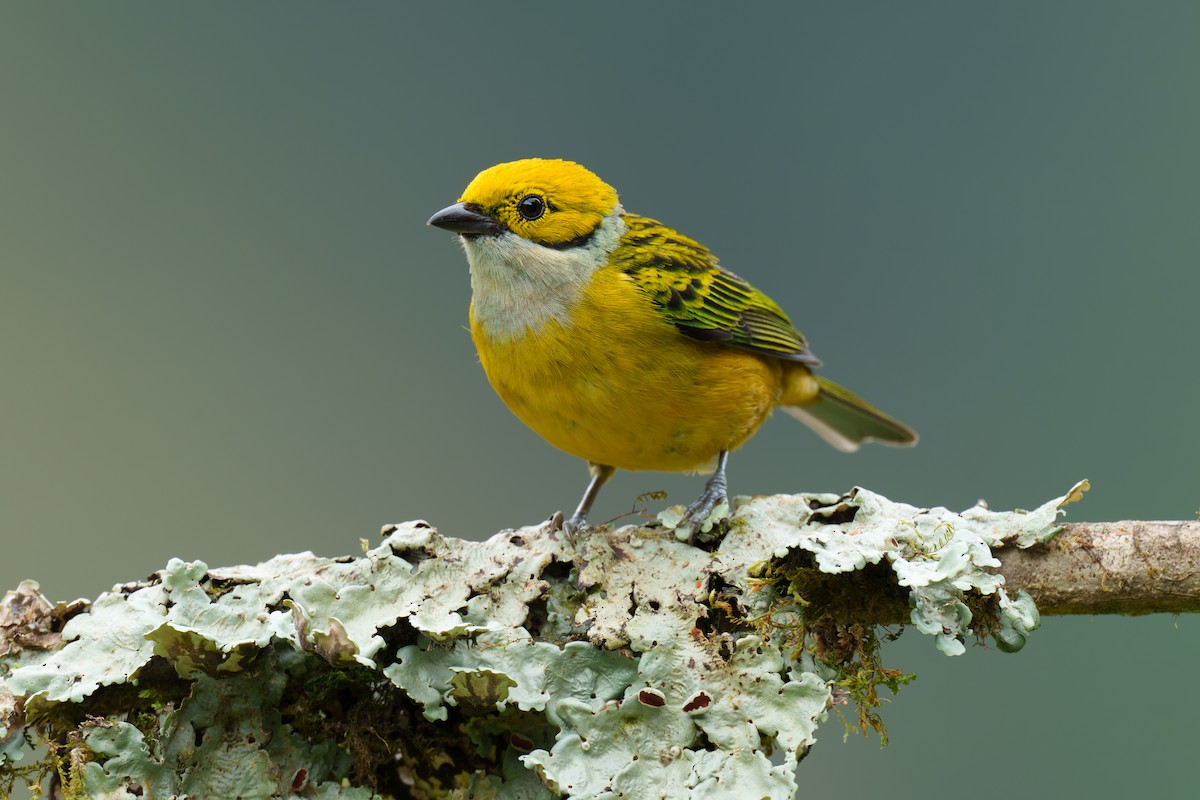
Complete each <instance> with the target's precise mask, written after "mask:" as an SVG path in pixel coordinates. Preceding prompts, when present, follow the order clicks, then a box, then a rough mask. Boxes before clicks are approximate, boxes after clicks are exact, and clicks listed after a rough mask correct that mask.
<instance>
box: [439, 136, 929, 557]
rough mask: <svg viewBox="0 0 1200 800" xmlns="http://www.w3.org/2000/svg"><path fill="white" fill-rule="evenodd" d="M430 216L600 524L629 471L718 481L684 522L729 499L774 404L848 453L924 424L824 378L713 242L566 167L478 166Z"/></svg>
mask: <svg viewBox="0 0 1200 800" xmlns="http://www.w3.org/2000/svg"><path fill="white" fill-rule="evenodd" d="M429 224H430V225H434V226H436V227H439V228H444V229H446V230H449V231H453V232H454V233H457V234H458V236H459V239H460V241H461V242H462V245H463V248H464V249H465V250H466V253H467V261H468V263H469V265H470V269H471V292H472V298H471V311H470V319H471V336H472V338H473V339H474V341H475V346H476V348H477V349H478V351H479V360H480V362H482V364H483V369H484V372H486V373H487V377H488V380H489V381H490V382H491V384H492V387H493V388H494V389H495V390H496V392H497V394H499V395H500V397H501V398H502V399H503V400H504V402H505V404H506V405H507V406H508V407H509V409H510V410H511V411H512V412H513V413H514V414H516V415H517V416H518V417H519V418H520V419H521V421H522V422H524V423H525V424H526V425H528V426H529V427H530V428H533V430H535V431H536V432H537V433H538V434H540V435H541V436H542V437H543V438H544V439H546V441H548V442H550V444H552V445H554V446H555V447H557V448H559V449H560V450H565V451H566V452H568V453H570V454H572V455H574V456H578V457H579V458H582V459H585V460H586V461H587V462H588V470H589V472H590V474H591V480H590V482H589V483H588V487H587V490H586V491H585V492H584V495H583V499H582V500H581V501H580V503H579V507H578V508H577V509H576V510H575V513H574V515H572V517H571V519H570V520H569V522H568V526H567V529H568V532H569V533H571V534H572V535H573V534H575V533H576V532H577V531H579V530H580V529H581V528H582V527H583V525H584V524H585V522H586V517H587V513H588V510H589V509H590V508H591V505H592V502H593V501H594V500H595V499H596V494H597V492H598V491H599V490H600V487H601V486H602V485H603V484H604V482H605V481H606V480H608V479H609V478H610V477H611V476H612V474H613V473H614V472H615V471H616V470H618V469H625V470H666V471H681V472H688V471H706V470H713V469H714V467H715V471H714V472H713V475H712V477H711V478H710V479H709V480H708V482H707V484H706V485H705V488H704V493H703V494H702V495H701V496H700V498H699V499H698V500H697V501H696V502H694V503H692V504H691V506H689V507H688V509H687V511H686V512H685V514H684V516H683V519H682V521H681V522H680V526H679V528H678V529H677V530H681V531H683V530H686V531H687V533H688V534H689V535H694V534H695V532H696V531H697V530H698V529H699V527H700V525H701V524H703V523H704V522H705V520H706V519H707V518H708V517H709V516H710V515H711V513H712V511H713V509H714V508H716V507H717V506H719V505H720V504H722V503H724V502H726V501H727V495H726V491H727V485H726V477H725V467H726V462H727V460H728V457H729V452H730V451H731V450H735V449H737V448H738V447H739V446H741V444H742V443H743V442H745V441H746V440H747V439H749V438H750V437H751V436H753V435H754V433H755V431H757V430H758V427H759V426H760V425H762V423H763V421H764V420H765V419H766V418H767V416H768V415H769V414H770V413H771V410H772V409H773V408H775V407H777V406H778V407H780V408H782V409H783V410H784V411H785V412H787V413H788V414H791V415H792V416H794V417H796V418H797V419H799V420H800V421H801V422H804V423H805V424H807V425H808V426H809V427H811V428H812V429H813V430H814V431H816V432H817V434H819V435H820V436H821V437H822V438H823V439H825V441H827V442H829V444H831V445H833V446H834V447H836V448H838V449H839V450H845V451H852V450H857V449H858V445H859V444H860V443H861V442H865V441H871V440H874V441H879V442H883V443H884V444H892V445H911V444H915V443H916V441H917V435H916V433H915V432H914V431H913V430H912V429H911V428H909V427H908V426H906V425H904V424H903V423H901V422H898V421H896V420H894V419H892V418H891V417H889V416H888V415H886V414H884V413H883V412H882V411H880V410H878V409H876V408H875V407H874V406H872V405H870V404H869V403H867V402H866V401H865V400H863V399H862V398H860V397H858V396H856V395H854V394H852V393H851V392H849V391H847V390H846V389H843V388H842V387H841V386H838V385H837V384H836V383H833V382H832V381H829V380H827V379H825V378H821V377H817V376H815V375H813V373H812V368H813V367H817V366H820V363H821V362H820V361H819V360H818V359H817V358H816V357H814V356H813V355H812V353H810V352H809V351H808V347H807V345H806V343H805V340H804V337H803V336H802V335H801V334H800V333H799V332H798V331H797V330H796V329H795V328H794V327H792V323H791V321H790V320H789V319H788V317H787V315H786V314H785V313H784V312H783V310H782V309H781V308H780V307H779V306H778V305H776V304H775V302H774V301H772V300H771V298H769V297H767V296H766V295H765V294H763V293H762V292H760V291H758V290H757V289H755V288H754V287H753V286H751V285H750V284H749V283H747V282H746V281H744V280H742V279H741V278H739V277H738V276H736V275H734V274H733V273H731V272H728V271H726V270H724V269H722V268H721V267H720V266H718V264H717V259H716V257H715V256H714V255H713V254H712V253H710V252H709V251H708V249H707V248H705V247H704V246H703V245H702V244H700V243H699V242H697V241H695V240H694V239H690V238H688V237H687V236H684V235H683V234H681V233H678V232H677V231H675V230H673V229H671V228H668V227H667V226H666V225H663V224H662V223H660V222H657V221H655V220H653V219H649V218H648V217H641V216H638V215H636V214H631V213H629V212H627V211H625V210H624V209H623V208H622V207H621V204H620V202H619V201H618V199H617V193H616V191H615V190H614V189H613V188H612V187H611V186H609V185H608V184H607V183H605V182H604V181H602V180H600V178H599V177H597V176H596V175H595V174H593V173H592V172H590V171H589V170H587V169H585V168H584V167H582V166H580V165H579V164H575V163H573V162H570V161H560V160H553V159H540V158H530V159H524V160H522V161H512V162H509V163H505V164H498V165H496V166H494V167H491V168H490V169H486V170H484V171H483V172H481V173H479V175H477V176H476V177H475V179H474V180H473V181H471V183H470V184H469V185H468V186H467V188H466V190H465V191H463V193H462V196H461V197H460V198H459V201H458V202H457V203H455V204H454V205H452V206H450V207H448V208H444V209H442V210H441V211H439V212H437V213H436V214H434V215H433V217H431V218H430V220H429Z"/></svg>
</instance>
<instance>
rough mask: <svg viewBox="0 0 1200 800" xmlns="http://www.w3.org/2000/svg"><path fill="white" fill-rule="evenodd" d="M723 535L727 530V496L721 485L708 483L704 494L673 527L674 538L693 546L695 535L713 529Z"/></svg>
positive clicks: (686, 510) (685, 511)
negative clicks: (684, 540)
mask: <svg viewBox="0 0 1200 800" xmlns="http://www.w3.org/2000/svg"><path fill="white" fill-rule="evenodd" d="M714 528H715V529H717V530H718V532H719V533H725V532H726V531H728V529H729V496H728V494H727V493H726V490H725V486H724V484H723V483H720V484H718V483H715V482H713V483H709V484H708V485H707V486H705V487H704V494H702V495H700V497H699V498H697V500H696V502H694V503H692V504H691V505H690V506H688V507H687V509H685V510H684V512H683V516H682V517H680V518H679V522H678V523H677V524H676V525H675V536H676V537H677V538H679V539H680V540H683V539H686V540H687V543H688V544H695V541H696V536H697V534H701V533H709V532H710V531H712V530H713V529H714Z"/></svg>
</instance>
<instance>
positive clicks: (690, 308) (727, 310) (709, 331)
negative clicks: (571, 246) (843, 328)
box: [613, 214, 821, 366]
mask: <svg viewBox="0 0 1200 800" xmlns="http://www.w3.org/2000/svg"><path fill="white" fill-rule="evenodd" d="M613 257H614V261H615V266H617V267H618V268H619V269H621V270H622V271H623V272H624V273H625V274H626V275H628V276H629V277H630V278H631V279H632V280H633V282H634V283H635V284H637V286H638V287H640V288H641V289H642V290H643V291H644V292H646V294H647V296H648V297H649V298H650V302H651V303H653V304H654V307H655V308H656V309H658V310H659V311H660V312H662V314H663V315H664V316H665V317H666V318H667V319H669V320H670V321H671V322H672V323H673V324H674V325H675V327H676V328H677V329H678V330H679V331H680V332H681V333H683V334H684V335H685V336H688V337H690V338H692V339H696V340H698V341H702V342H722V343H724V344H729V345H733V346H735V347H742V348H745V349H747V350H753V351H755V352H757V353H762V354H764V355H770V356H774V357H776V358H782V359H786V360H789V361H799V362H801V363H804V364H811V365H814V366H815V365H819V364H820V363H821V362H820V360H819V359H817V357H816V356H814V355H813V354H812V353H810V352H808V346H807V344H806V343H805V341H804V337H803V336H802V335H801V334H800V332H799V331H797V330H796V329H795V328H794V327H792V323H791V320H789V319H788V318H787V314H785V313H783V309H781V308H780V307H779V306H778V305H776V304H775V301H773V300H772V299H771V298H769V297H767V296H766V295H765V294H763V293H762V292H760V291H759V290H758V289H755V288H754V287H753V286H751V285H750V284H749V283H747V282H746V281H744V280H742V279H741V278H739V277H738V276H737V275H734V274H733V273H732V272H728V271H726V270H723V269H721V267H720V266H718V265H717V258H716V256H714V255H713V254H712V253H710V252H709V251H708V248H706V247H705V246H704V245H702V244H700V243H699V242H697V241H695V240H693V239H690V238H688V237H687V236H684V235H683V234H681V233H678V232H677V231H674V230H672V229H671V228H668V227H667V226H665V225H663V224H662V223H660V222H657V221H655V220H652V219H648V218H646V217H639V216H636V215H634V214H626V215H625V234H624V235H623V236H622V237H621V243H620V246H619V247H617V249H616V250H615V251H614V253H613Z"/></svg>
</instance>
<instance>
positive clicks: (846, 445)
mask: <svg viewBox="0 0 1200 800" xmlns="http://www.w3.org/2000/svg"><path fill="white" fill-rule="evenodd" d="M816 381H817V385H818V387H819V388H818V391H817V394H816V397H815V398H814V399H813V400H812V401H810V402H807V403H805V404H804V405H788V406H782V408H783V410H784V411H786V412H787V413H788V414H790V415H791V416H793V417H795V418H796V419H798V420H800V421H801V422H803V423H804V424H805V425H807V426H808V427H810V428H812V429H813V431H814V432H815V433H816V434H817V435H818V436H820V437H821V438H822V439H824V440H825V441H827V442H829V444H831V445H832V446H834V447H836V448H837V449H838V450H841V451H843V452H846V453H852V452H854V451H855V450H857V449H858V446H859V445H860V444H862V443H863V442H879V443H881V444H887V445H894V446H899V447H907V446H911V445H914V444H916V443H917V432H916V431H914V430H913V429H912V428H910V427H908V426H907V425H905V424H904V423H903V422H900V421H899V420H896V419H893V418H891V417H889V416H888V415H887V414H885V413H883V412H882V411H880V410H879V409H878V408H875V406H873V405H871V404H870V403H868V402H867V401H866V400H863V399H862V398H861V397H859V396H858V395H856V394H854V393H853V392H851V391H850V390H849V389H846V388H844V387H842V386H839V385H838V384H836V383H834V382H833V381H831V380H827V379H825V378H820V377H818V378H816Z"/></svg>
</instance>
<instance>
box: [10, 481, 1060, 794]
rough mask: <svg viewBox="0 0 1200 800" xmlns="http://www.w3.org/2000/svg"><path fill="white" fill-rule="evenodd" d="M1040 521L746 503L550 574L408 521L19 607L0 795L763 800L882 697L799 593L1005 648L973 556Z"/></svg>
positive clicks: (642, 532) (858, 642)
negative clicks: (827, 593)
mask: <svg viewBox="0 0 1200 800" xmlns="http://www.w3.org/2000/svg"><path fill="white" fill-rule="evenodd" d="M1064 499H1065V498H1059V499H1058V500H1055V501H1052V502H1051V503H1047V504H1046V505H1044V506H1042V507H1040V508H1038V509H1036V510H1035V511H1032V512H1028V513H1020V512H1013V513H1010V514H997V513H994V512H991V511H988V510H987V509H985V508H983V507H981V506H977V507H975V508H973V509H970V510H968V511H966V512H963V513H962V514H954V513H952V512H949V511H947V510H945V509H940V508H938V509H918V508H914V507H912V506H906V505H903V504H897V503H892V502H890V501H887V500H886V499H884V498H882V497H879V496H878V495H875V494H872V493H870V492H867V491H865V490H861V489H856V490H854V491H853V492H851V493H849V494H847V495H845V496H840V497H839V496H835V495H798V496H791V497H774V498H762V499H759V500H755V501H752V502H746V503H743V504H742V505H741V507H740V508H739V509H738V510H737V511H736V512H735V513H734V515H733V516H732V518H731V519H730V521H729V524H730V531H729V533H728V534H727V535H725V536H724V538H723V539H722V540H721V541H720V543H719V545H717V546H716V547H715V549H711V550H710V549H701V548H697V547H692V546H690V545H688V544H686V543H683V542H679V541H677V540H676V538H675V536H674V535H672V533H671V531H670V530H667V529H664V528H658V529H654V528H651V529H639V528H633V527H627V528H622V529H619V530H616V531H606V530H603V529H600V530H595V531H591V532H589V533H588V534H586V535H585V536H583V537H581V540H580V542H579V543H578V546H577V548H574V547H572V546H571V545H570V543H569V542H568V541H567V539H566V537H565V536H564V535H563V533H562V532H561V531H558V530H556V529H555V528H554V527H553V525H551V524H544V525H542V526H538V527H533V528H525V529H522V530H518V531H506V532H503V533H500V534H497V535H496V536H494V537H492V538H491V539H489V540H488V541H486V542H481V543H469V542H464V541H460V540H456V539H449V538H444V537H442V536H440V535H439V534H438V533H437V532H436V531H435V530H434V529H432V528H431V527H430V526H429V525H427V524H426V523H423V522H413V523H406V524H404V525H400V526H389V527H388V528H387V529H386V530H385V537H384V540H383V542H382V543H381V544H380V545H379V546H378V547H375V548H372V549H369V550H366V551H365V552H364V553H363V555H362V556H360V557H357V558H340V559H328V558H318V557H316V556H313V555H312V554H309V553H302V554H297V555H286V556H279V557H277V558H275V559H272V560H271V561H268V562H266V563H263V564H259V565H257V566H252V567H250V566H247V567H234V568H230V569H215V570H210V569H209V568H208V567H207V566H206V565H204V564H203V563H201V562H184V561H180V560H172V561H171V562H170V563H169V564H168V565H167V567H166V568H165V569H164V570H163V571H162V572H160V573H158V575H157V576H155V577H154V578H153V579H152V580H150V581H148V582H146V583H144V584H134V585H128V586H124V587H118V589H117V590H115V591H113V592H109V593H106V594H104V595H102V596H101V597H100V598H98V599H97V600H96V601H95V602H94V603H92V604H90V605H88V604H85V603H80V604H75V605H63V604H60V605H59V606H50V605H49V604H48V603H46V602H45V601H44V599H43V598H41V597H40V594H38V593H37V592H36V586H34V587H33V588H32V589H31V588H30V587H29V586H23V587H22V590H23V592H19V593H10V596H9V597H6V599H5V606H4V609H2V610H0V772H2V771H3V770H4V769H6V766H5V765H6V764H11V763H12V762H13V761H15V760H16V759H17V758H19V757H20V756H21V755H22V752H23V750H24V748H25V746H26V735H27V734H28V735H32V736H36V737H40V738H41V739H42V740H44V741H45V742H47V743H48V744H50V745H51V748H52V752H53V753H59V754H62V753H68V754H70V757H69V758H60V760H58V761H56V762H55V763H56V764H58V765H59V767H58V770H59V772H60V773H61V774H62V775H63V781H64V788H65V789H66V790H67V791H68V796H87V797H101V798H125V797H133V796H137V795H139V794H140V795H142V796H151V795H152V796H178V797H218V796H222V797H235V796H236V797H242V798H274V797H297V796H305V797H324V798H335V797H341V798H368V797H376V796H378V797H383V796H391V795H396V794H403V795H404V796H411V797H422V798H424V797H430V798H432V797H464V798H465V797H481V798H488V797H495V798H504V799H506V800H521V799H524V798H529V799H530V800H532V799H533V798H547V797H553V796H569V797H577V798H606V799H607V798H616V797H621V796H625V797H639V798H641V797H664V798H667V797H669V798H717V797H727V796H731V794H730V792H732V791H736V792H737V795H738V796H747V797H756V798H758V797H763V798H788V797H791V796H792V795H793V794H794V792H795V790H796V780H795V775H796V767H797V764H798V762H799V759H800V758H801V757H802V756H803V755H804V754H805V753H806V752H807V749H808V747H809V746H810V745H811V744H812V743H813V741H815V732H816V728H817V725H818V723H819V722H821V721H822V720H823V719H824V718H825V715H826V713H827V711H828V709H829V708H830V707H831V704H832V703H834V702H835V700H836V697H837V696H839V695H841V694H844V693H846V692H849V693H850V694H851V695H852V696H853V697H855V698H856V699H859V700H860V702H863V700H862V698H863V697H865V698H868V699H871V698H874V697H875V694H874V693H875V686H876V685H877V684H883V685H887V686H890V687H892V688H893V689H895V688H896V687H897V686H898V685H899V683H902V682H903V679H902V678H900V677H898V676H899V673H898V672H896V671H894V670H885V669H882V668H881V667H880V665H879V664H877V663H876V661H877V656H878V654H877V639H876V638H875V637H873V636H872V635H871V634H870V629H869V626H868V627H867V628H863V626H861V625H859V626H857V627H853V628H851V627H846V626H844V625H843V624H842V623H836V622H835V623H828V622H827V621H821V623H820V624H821V625H824V626H825V628H822V627H820V626H819V625H817V621H816V620H815V619H814V618H813V612H812V608H811V598H806V597H805V596H804V592H803V591H801V589H802V588H803V587H804V586H806V585H807V584H804V583H803V582H802V581H800V579H799V578H797V577H796V576H797V574H799V573H798V572H797V570H799V571H800V572H803V571H804V570H811V571H815V572H819V573H821V574H824V575H827V576H828V575H835V574H839V573H855V574H857V573H860V572H861V571H863V570H864V569H865V568H867V567H868V565H880V567H881V568H882V567H886V569H888V570H890V572H891V573H892V574H893V575H894V580H893V581H892V585H893V588H894V587H896V586H898V587H900V590H901V591H904V592H907V593H908V595H909V598H910V606H911V617H910V621H911V623H912V625H913V627H914V628H916V629H917V630H919V631H922V632H924V633H928V634H930V635H932V636H934V638H935V642H936V644H937V646H938V647H939V649H941V650H942V651H943V652H946V653H949V654H957V653H960V652H962V650H963V639H964V638H965V634H966V633H967V632H968V631H969V630H972V629H973V628H972V625H978V621H975V622H973V616H974V614H973V612H972V608H979V603H981V602H984V601H985V600H987V598H991V601H989V602H991V603H992V605H991V606H988V608H992V607H993V606H994V614H995V616H996V619H995V621H994V624H993V625H992V626H991V628H989V630H990V631H991V632H992V633H993V635H994V636H995V638H996V640H997V642H998V643H999V644H1000V646H1001V647H1002V648H1003V649H1006V650H1013V649H1019V647H1020V646H1021V645H1022V644H1024V641H1025V638H1026V637H1027V636H1028V634H1029V632H1030V631H1031V630H1032V629H1033V628H1035V627H1036V626H1037V622H1038V618H1037V611H1036V609H1035V608H1034V607H1033V604H1032V602H1031V600H1030V599H1029V597H1028V596H1027V595H1025V594H1024V593H1018V594H1017V595H1016V596H1015V597H1012V598H1010V597H1009V596H1008V595H1007V594H1006V592H1005V590H1004V588H1003V578H1002V576H1000V575H998V574H996V573H995V572H994V568H995V567H996V566H997V565H998V563H999V562H998V561H997V560H996V559H995V558H994V557H993V556H992V555H991V549H992V548H994V547H996V546H998V545H999V544H1001V543H1002V542H1006V541H1011V540H1019V543H1021V544H1032V543H1034V542H1037V541H1044V540H1045V539H1046V538H1047V537H1049V536H1051V535H1053V532H1054V531H1055V530H1056V527H1055V526H1056V519H1057V516H1058V514H1059V505H1061V503H1062V502H1063V501H1064ZM797 559H800V562H803V561H804V559H808V561H807V562H805V563H810V564H811V565H812V566H811V567H795V563H800V562H797V561H796V560H797ZM980 598H983V599H982V600H981V599H980ZM973 604H974V605H973ZM989 613H992V612H989ZM5 620H9V622H5ZM64 620H65V625H64V624H63V622H64ZM830 625H832V628H830V629H832V630H836V631H838V636H839V637H840V640H839V641H840V642H841V645H839V647H840V648H841V649H840V650H839V649H838V648H836V647H835V648H832V649H831V647H830V646H829V645H828V642H830V641H832V639H831V638H830V637H828V636H824V634H823V633H822V631H823V630H825V629H826V628H829V626H830ZM6 626H7V627H6ZM14 631H17V632H19V631H25V632H27V633H30V632H34V631H36V632H38V636H39V637H40V638H30V637H29V636H27V637H26V638H25V639H21V638H20V636H18V635H17V633H14ZM823 636H824V638H822V637H823ZM21 642H24V644H21ZM847 642H849V644H848V645H847V644H846V643H847ZM6 692H7V693H6ZM856 693H857V694H856ZM860 695H861V697H860ZM865 713H866V714H867V716H866V717H863V718H864V719H873V717H872V716H871V714H870V712H869V709H868V712H865ZM773 753H774V754H775V757H774V758H772V754H773ZM2 777H3V776H2V775H0V778H2ZM733 787H736V788H733ZM71 792H74V794H73V795H72V794H70V793H71Z"/></svg>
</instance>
